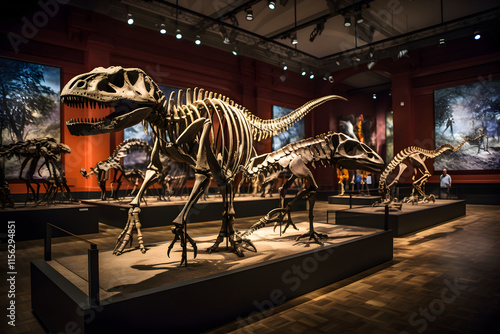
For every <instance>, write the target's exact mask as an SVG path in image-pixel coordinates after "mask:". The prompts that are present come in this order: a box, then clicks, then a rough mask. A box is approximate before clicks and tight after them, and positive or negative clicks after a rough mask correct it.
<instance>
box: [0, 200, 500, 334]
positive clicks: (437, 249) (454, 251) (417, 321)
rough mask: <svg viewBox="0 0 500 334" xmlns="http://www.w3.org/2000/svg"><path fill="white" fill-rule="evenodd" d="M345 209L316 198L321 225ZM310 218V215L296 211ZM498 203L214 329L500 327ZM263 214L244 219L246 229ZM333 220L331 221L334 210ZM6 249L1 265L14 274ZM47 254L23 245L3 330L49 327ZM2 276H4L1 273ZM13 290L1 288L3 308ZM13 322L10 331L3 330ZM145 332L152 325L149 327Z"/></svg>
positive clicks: (74, 249)
mask: <svg viewBox="0 0 500 334" xmlns="http://www.w3.org/2000/svg"><path fill="white" fill-rule="evenodd" d="M341 208H346V206H340V205H330V204H327V203H326V202H318V203H317V205H316V208H315V215H316V220H317V221H325V220H326V210H327V209H328V210H332V209H341ZM294 217H295V220H296V221H299V220H305V218H306V213H305V212H298V213H295V214H294ZM499 217H500V206H481V205H468V206H467V216H465V217H462V218H459V219H456V220H453V221H451V222H447V223H445V224H441V225H438V226H435V227H433V228H430V229H427V230H424V231H421V232H418V233H415V234H412V235H407V236H404V237H400V238H396V239H394V259H393V261H391V262H389V263H386V264H383V265H380V266H378V267H375V268H372V269H370V270H367V271H365V272H362V273H359V274H357V275H354V276H352V277H350V278H347V279H344V280H342V281H340V282H337V283H334V284H331V285H329V286H326V287H324V288H322V289H319V290H316V291H314V292H311V293H308V294H306V295H304V296H302V297H299V298H295V299H293V300H290V301H286V302H285V303H284V304H282V305H279V306H276V307H275V308H273V309H271V310H267V311H266V312H265V314H258V315H254V316H253V317H251V318H246V319H242V320H240V321H236V319H235V321H234V322H233V323H229V324H226V325H225V326H222V327H220V328H217V329H214V330H212V331H210V333H227V332H233V333H234V332H241V333H257V332H258V333H267V332H269V333H270V332H272V333H500V321H499V320H498V318H499V316H500V224H499V223H500V218H499ZM258 218H259V217H257V218H245V219H240V220H238V224H239V225H238V226H239V227H240V228H244V227H245V226H248V225H249V224H251V223H253V222H255V221H256V220H257V219H258ZM330 219H332V217H331V216H330ZM219 226H220V225H219V223H218V222H207V223H199V224H193V225H191V226H190V233H191V234H192V236H193V237H196V236H200V235H206V234H210V233H215V232H216V231H218V229H219ZM100 231H101V232H100V233H99V234H95V235H86V236H85V237H86V238H87V239H89V240H91V241H93V242H95V243H97V244H98V246H99V249H103V250H104V249H110V248H112V247H113V245H114V242H115V239H116V236H117V234H118V233H119V232H120V231H119V229H117V228H114V227H110V226H107V225H103V224H101V225H100ZM171 236H172V234H171V232H170V229H169V228H168V227H157V228H149V229H145V230H144V237H145V240H146V241H147V242H148V243H152V242H160V241H167V240H171V238H172V237H171ZM5 246H6V245H5V244H3V245H0V258H1V259H0V261H1V262H0V270H1V271H2V272H3V273H5V272H7V269H6V264H7V252H6V247H5ZM53 252H54V254H55V256H62V255H73V254H75V253H83V252H85V246H84V245H83V244H82V243H79V242H76V243H75V242H73V241H72V240H70V239H69V238H57V239H55V242H54V245H53ZM41 258H43V242H42V241H41V240H36V241H25V242H18V243H17V244H16V262H17V263H16V264H17V281H16V312H17V320H16V327H8V326H7V320H5V319H6V317H5V316H2V320H1V323H0V332H1V333H5V332H7V333H45V331H44V330H43V328H42V327H41V326H40V324H39V323H38V321H37V320H36V318H35V317H34V316H33V314H32V313H31V304H30V303H31V301H30V276H29V262H30V261H31V260H33V259H41ZM3 276H4V277H5V275H3ZM7 292H8V287H7V284H6V280H5V278H4V279H2V283H1V287H0V295H1V296H2V298H0V299H1V303H2V304H1V308H2V309H3V310H5V309H6V308H5V307H6V301H7V297H6V296H7ZM4 328H7V330H8V331H5V330H4ZM144 333H147V330H145V331H144Z"/></svg>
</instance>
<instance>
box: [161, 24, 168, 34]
mask: <svg viewBox="0 0 500 334" xmlns="http://www.w3.org/2000/svg"><path fill="white" fill-rule="evenodd" d="M166 33H167V27H165V23H162V24H160V34H162V35H165V34H166Z"/></svg>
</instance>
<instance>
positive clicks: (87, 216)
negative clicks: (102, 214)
mask: <svg viewBox="0 0 500 334" xmlns="http://www.w3.org/2000/svg"><path fill="white" fill-rule="evenodd" d="M97 218H98V209H97V208H96V207H95V206H93V205H89V204H80V203H74V204H51V205H39V206H34V205H30V204H28V205H27V206H24V204H22V205H20V204H18V205H17V206H16V208H5V209H2V210H0V222H1V224H0V225H1V230H0V243H4V242H6V239H7V225H8V222H9V221H15V222H16V223H15V225H16V234H15V240H16V241H25V240H34V239H42V238H44V236H45V230H46V224H47V223H51V224H53V225H56V226H58V227H60V228H62V229H64V230H66V231H68V232H71V233H73V234H77V235H80V234H88V233H98V232H99V221H98V219H97ZM65 235H66V234H63V233H62V232H61V231H58V230H54V232H53V236H54V237H59V236H65Z"/></svg>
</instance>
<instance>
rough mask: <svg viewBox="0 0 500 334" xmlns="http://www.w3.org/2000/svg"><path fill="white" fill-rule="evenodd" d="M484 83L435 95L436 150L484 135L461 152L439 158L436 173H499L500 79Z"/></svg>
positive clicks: (437, 91) (481, 81)
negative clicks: (474, 171) (480, 171)
mask: <svg viewBox="0 0 500 334" xmlns="http://www.w3.org/2000/svg"><path fill="white" fill-rule="evenodd" d="M481 79H482V80H480V81H479V82H476V83H472V84H468V85H461V86H455V87H449V88H444V89H438V90H435V91H434V138H435V147H439V146H440V145H442V144H445V143H450V144H452V145H457V144H459V143H460V142H461V141H462V140H464V138H465V137H470V138H475V137H477V136H479V135H482V134H484V136H483V137H481V138H479V139H477V140H475V141H473V142H469V143H466V144H465V145H464V147H463V148H462V149H461V150H460V151H459V152H456V153H454V154H443V155H441V156H439V157H437V158H436V159H435V160H434V170H435V171H441V170H443V169H444V168H447V169H450V170H498V169H500V79H496V80H492V79H491V77H490V78H487V79H484V78H482V77H481Z"/></svg>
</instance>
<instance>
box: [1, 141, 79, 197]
mask: <svg viewBox="0 0 500 334" xmlns="http://www.w3.org/2000/svg"><path fill="white" fill-rule="evenodd" d="M65 153H71V149H70V148H69V146H68V145H65V144H62V143H57V141H56V140H55V139H54V138H50V137H46V138H35V139H28V140H23V141H18V142H15V143H12V144H9V145H6V146H3V147H2V148H1V149H0V155H1V156H2V157H6V158H11V157H13V156H15V157H17V158H18V159H19V160H20V161H22V162H21V166H20V169H19V178H20V179H21V180H23V181H24V182H25V183H26V192H27V194H26V202H27V201H28V200H29V199H30V193H32V194H33V200H34V201H35V203H36V204H39V203H41V202H47V203H50V202H52V201H53V200H54V197H55V195H56V193H57V192H58V191H59V190H60V191H61V194H62V199H64V198H65V197H66V194H65V192H66V193H67V198H68V200H70V201H73V200H74V199H73V198H72V196H71V191H70V190H69V187H68V185H67V183H66V177H65V174H64V169H63V166H62V163H61V159H62V155H63V154H65ZM42 158H43V160H42V163H41V164H40V165H39V162H40V159H42ZM38 165H39V167H38V175H40V176H41V169H42V167H43V166H45V167H46V168H47V170H48V172H49V176H48V177H47V178H46V181H47V182H48V185H47V186H46V192H45V195H44V196H43V198H42V199H41V200H40V199H39V193H40V183H38V182H37V181H36V179H35V178H34V176H35V173H36V172H37V166H38ZM2 178H3V179H4V181H5V176H3V177H0V179H2ZM5 182H6V181H5ZM4 184H5V183H4ZM33 184H34V185H35V186H36V191H35V188H33ZM4 192H5V193H6V194H7V193H9V195H10V191H9V192H7V190H4ZM7 201H8V203H9V205H10V206H13V205H14V204H13V202H12V201H11V199H8V198H7Z"/></svg>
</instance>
